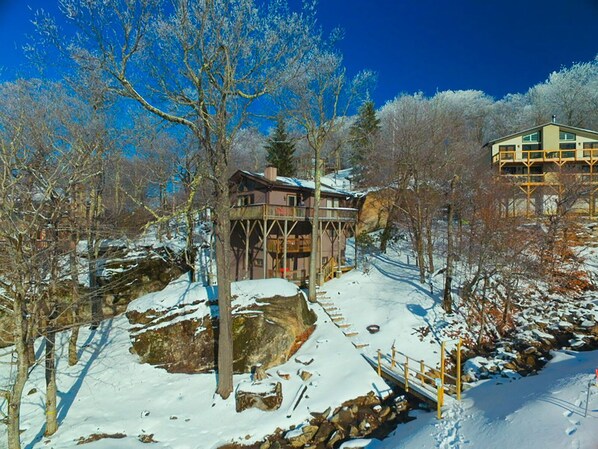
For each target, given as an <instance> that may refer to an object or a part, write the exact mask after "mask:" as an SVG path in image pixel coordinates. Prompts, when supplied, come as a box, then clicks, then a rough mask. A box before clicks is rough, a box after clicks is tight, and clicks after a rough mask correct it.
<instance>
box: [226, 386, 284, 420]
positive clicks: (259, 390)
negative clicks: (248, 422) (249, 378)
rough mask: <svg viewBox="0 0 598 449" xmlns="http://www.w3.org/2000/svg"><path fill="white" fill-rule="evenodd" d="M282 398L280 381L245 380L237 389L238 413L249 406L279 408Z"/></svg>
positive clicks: (269, 408)
mask: <svg viewBox="0 0 598 449" xmlns="http://www.w3.org/2000/svg"><path fill="white" fill-rule="evenodd" d="M282 399H283V397H282V384H281V383H280V382H244V383H241V384H240V385H239V386H238V387H237V390H236V391H235V404H236V410H237V412H238V413H240V412H242V411H243V410H247V409H249V408H257V409H259V410H263V411H271V410H278V409H279V408H280V405H281V404H282Z"/></svg>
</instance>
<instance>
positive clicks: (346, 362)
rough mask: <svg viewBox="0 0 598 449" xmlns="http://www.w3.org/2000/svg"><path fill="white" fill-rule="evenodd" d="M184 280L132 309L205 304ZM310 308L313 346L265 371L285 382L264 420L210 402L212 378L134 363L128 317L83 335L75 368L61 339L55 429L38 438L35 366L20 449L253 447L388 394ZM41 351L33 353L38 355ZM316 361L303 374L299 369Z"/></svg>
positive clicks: (2, 367) (263, 286) (231, 404)
mask: <svg viewBox="0 0 598 449" xmlns="http://www.w3.org/2000/svg"><path fill="white" fill-rule="evenodd" d="M182 282H185V281H184V280H183V278H181V279H179V280H177V281H175V282H174V283H173V284H172V285H170V286H169V287H167V288H166V289H165V291H164V292H163V293H162V296H161V295H160V294H156V293H153V294H150V295H147V296H146V297H144V298H141V299H139V300H138V302H137V304H135V303H132V305H133V306H135V307H137V306H138V307H144V304H145V305H147V304H151V305H156V306H157V305H160V304H161V305H166V304H171V305H172V304H184V303H189V302H191V301H193V300H195V299H197V298H196V297H195V296H197V297H201V296H202V295H201V294H200V293H198V291H197V290H198V289H200V288H199V287H195V286H193V285H191V286H189V285H187V287H189V288H182V287H181V285H180V284H181V283H182ZM281 283H283V284H288V283H286V282H284V281H280V280H271V281H257V282H256V281H246V282H241V283H239V284H240V285H237V286H236V287H235V289H234V290H235V293H236V294H237V295H239V301H240V303H242V304H246V303H247V302H248V301H250V299H251V297H254V296H258V297H259V296H260V293H259V292H262V294H263V292H265V293H269V292H270V293H272V288H273V286H274V289H275V290H276V291H277V293H278V294H289V295H293V294H295V293H296V291H297V289H296V288H295V286H293V285H292V284H288V285H287V286H284V285H283V286H282V287H281V286H280V284H281ZM250 286H251V287H252V288H249V287H250ZM288 286H290V288H289V287H288ZM191 295H194V297H193V298H191ZM314 310H315V311H316V313H317V314H318V322H317V328H316V330H315V332H314V333H313V334H312V336H311V338H310V339H309V341H308V342H307V343H305V344H304V345H303V346H302V347H301V349H300V350H299V352H297V354H295V356H294V357H293V358H292V359H291V360H289V361H288V362H287V363H285V364H284V365H281V366H279V367H277V368H275V369H271V370H269V371H268V373H269V374H271V375H272V379H273V380H279V381H281V382H282V386H283V395H284V400H283V403H282V406H281V408H280V409H279V410H277V411H273V412H268V413H265V412H260V411H258V410H255V409H252V410H246V411H244V412H241V413H236V412H235V400H234V395H231V397H230V398H229V399H228V400H227V401H223V400H221V399H219V397H218V396H215V395H214V391H215V388H216V377H215V375H214V374H198V375H184V374H169V373H167V372H166V371H164V370H162V369H159V368H156V367H153V366H150V365H145V364H140V363H139V362H138V359H137V357H136V356H134V355H132V354H131V353H130V352H129V348H130V346H131V345H130V340H129V329H130V326H129V323H128V321H127V319H126V318H125V317H124V316H123V317H119V318H115V319H113V320H107V321H105V322H103V323H102V325H101V326H100V327H99V328H98V329H97V330H96V331H89V330H87V329H86V330H83V331H82V333H81V334H80V337H79V338H80V340H79V341H80V346H81V350H80V353H81V360H80V362H79V363H78V364H77V365H76V366H74V367H69V366H68V364H67V352H66V344H65V343H66V339H67V337H68V335H65V334H63V335H61V338H60V340H61V343H62V344H60V345H58V346H59V350H58V351H59V354H58V365H57V373H58V389H59V392H60V393H59V398H58V419H59V422H60V429H59V431H58V433H57V434H55V435H54V436H53V437H52V438H45V437H43V432H44V428H43V423H44V393H43V392H44V385H45V381H44V371H43V369H42V366H38V367H36V368H35V369H34V370H33V372H32V374H31V378H30V380H29V382H28V384H27V386H26V388H25V393H26V394H25V396H24V401H23V402H24V403H23V409H22V417H23V420H22V426H21V427H22V429H23V430H24V432H23V434H22V441H23V442H24V444H23V447H26V448H28V449H33V448H48V447H51V448H54V449H59V448H72V447H73V446H74V445H75V444H76V442H77V441H78V440H79V438H81V437H84V438H87V437H89V436H90V435H92V434H108V435H116V434H121V435H126V436H125V437H123V438H121V439H113V438H104V439H101V440H98V441H96V442H93V443H89V447H93V448H98V449H101V448H104V449H113V448H122V449H129V448H136V447H146V446H145V445H144V443H142V442H141V441H140V440H139V437H140V436H141V435H152V434H153V439H154V440H155V441H157V443H155V444H153V445H152V447H155V448H177V449H185V448H189V449H191V448H193V449H210V448H216V447H219V446H220V445H223V444H225V443H228V442H232V441H237V442H243V443H251V442H253V441H259V440H260V439H263V437H265V436H266V435H268V434H270V433H273V432H274V431H275V430H276V428H277V427H280V428H283V429H285V428H289V427H290V426H291V425H293V424H294V425H298V424H301V423H302V422H304V421H306V420H307V419H309V418H311V415H310V412H323V411H325V410H326V409H327V408H328V407H330V406H333V407H334V406H338V405H340V404H341V403H342V402H344V401H346V400H349V399H353V398H355V397H358V396H361V395H365V394H367V393H368V392H369V391H374V392H379V393H382V394H387V391H388V386H387V385H386V384H385V383H384V382H383V381H382V380H380V379H379V378H378V377H377V376H376V374H375V372H374V371H373V370H372V369H371V368H370V367H369V365H368V364H367V362H365V360H364V359H363V358H362V357H361V356H360V354H359V353H358V352H357V351H355V349H354V347H353V346H352V345H351V343H350V342H349V341H348V340H347V339H346V338H345V337H344V335H343V334H342V333H341V332H339V330H338V329H337V328H336V326H334V325H333V324H332V323H331V321H330V320H329V319H328V317H327V315H326V314H325V313H324V312H323V310H322V309H321V308H320V307H319V306H318V305H315V306H314ZM41 350H42V348H38V355H40V356H41ZM4 352H7V351H6V350H5V351H4ZM312 358H313V362H312V363H310V364H309V365H308V366H305V365H304V364H302V363H300V362H302V361H308V360H309V359H312ZM3 362H8V360H7V357H6V356H5V357H2V358H0V383H1V384H2V385H6V383H7V377H8V376H9V375H10V370H9V369H7V368H8V365H7V364H5V363H3ZM301 369H307V370H309V371H310V372H311V373H313V376H312V377H311V378H310V379H309V380H308V381H307V382H303V381H302V380H301V378H300V377H299V375H298V371H299V370H301ZM277 372H280V373H282V374H289V375H290V379H289V380H286V379H283V378H281V377H279V376H278V374H277ZM248 380H249V376H248V375H240V376H235V385H238V384H239V383H240V382H245V381H248ZM304 385H307V390H306V392H305V394H304V397H303V399H302V400H301V402H300V403H299V405H298V407H297V408H296V409H295V410H294V411H292V413H291V410H290V409H291V406H292V402H293V399H295V396H296V395H297V392H298V391H299V390H300V389H302V387H303V386H304ZM289 414H291V416H290V417H287V415H289ZM3 433H4V429H3V428H2V429H0V441H6V440H5V438H6V436H5V435H4V434H3ZM0 447H1V446H0Z"/></svg>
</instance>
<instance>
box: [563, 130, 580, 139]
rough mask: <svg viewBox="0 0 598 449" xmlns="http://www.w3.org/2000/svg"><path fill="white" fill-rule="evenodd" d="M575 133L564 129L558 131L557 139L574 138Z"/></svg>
mask: <svg viewBox="0 0 598 449" xmlns="http://www.w3.org/2000/svg"><path fill="white" fill-rule="evenodd" d="M575 137H576V136H575V134H573V133H568V132H565V131H560V132H559V139H560V140H575Z"/></svg>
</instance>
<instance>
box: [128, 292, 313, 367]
mask: <svg viewBox="0 0 598 449" xmlns="http://www.w3.org/2000/svg"><path fill="white" fill-rule="evenodd" d="M233 307H234V299H233ZM203 309H206V303H205V301H201V302H200V301H198V302H197V303H196V304H192V305H185V307H184V309H182V310H177V309H170V310H166V311H161V312H156V311H154V310H151V309H150V310H146V311H144V312H143V313H140V312H136V311H128V312H127V318H128V320H129V322H130V323H131V325H132V331H131V340H132V348H131V352H133V353H135V354H137V355H138V356H139V358H140V359H141V361H142V362H143V363H149V364H151V365H155V366H158V367H160V368H163V369H165V370H166V371H168V372H170V373H186V374H194V373H206V372H209V371H213V370H214V369H216V364H215V360H216V353H215V348H216V347H217V343H218V320H217V318H213V317H212V316H211V315H205V316H203V317H202V316H199V317H198V316H197V310H203ZM186 316H189V317H190V318H188V319H185V317H186ZM315 320H316V315H315V313H314V312H313V311H311V310H309V309H308V307H307V303H306V301H305V299H304V296H303V294H301V293H298V294H297V295H295V296H292V297H281V296H274V297H272V298H264V299H260V301H259V303H255V304H252V305H251V306H248V307H245V308H242V309H235V310H234V311H233V323H232V327H233V348H234V353H233V370H234V372H235V373H236V374H238V373H250V372H252V368H253V367H254V366H256V365H258V364H260V365H261V367H262V368H263V370H267V369H269V368H272V367H274V366H277V365H281V364H282V363H285V362H286V361H288V360H289V359H290V358H291V357H292V356H293V354H294V352H295V351H296V350H297V349H298V348H299V347H300V345H301V344H302V343H303V342H304V341H305V339H306V338H307V336H309V335H310V334H311V332H313V329H314V323H315ZM312 360H313V358H312Z"/></svg>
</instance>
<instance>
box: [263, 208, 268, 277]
mask: <svg viewBox="0 0 598 449" xmlns="http://www.w3.org/2000/svg"><path fill="white" fill-rule="evenodd" d="M263 231H264V242H263V252H264V279H266V278H267V277H268V275H267V273H268V271H267V270H268V268H267V267H268V220H267V219H265V220H264V230H263Z"/></svg>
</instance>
